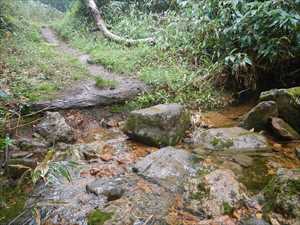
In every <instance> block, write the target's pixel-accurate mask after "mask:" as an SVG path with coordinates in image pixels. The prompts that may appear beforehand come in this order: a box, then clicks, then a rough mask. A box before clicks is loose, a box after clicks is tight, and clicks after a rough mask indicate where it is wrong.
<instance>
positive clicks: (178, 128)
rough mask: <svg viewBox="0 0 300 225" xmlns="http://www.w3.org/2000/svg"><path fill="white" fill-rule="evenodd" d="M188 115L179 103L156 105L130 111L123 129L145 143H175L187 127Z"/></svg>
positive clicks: (159, 145)
mask: <svg viewBox="0 0 300 225" xmlns="http://www.w3.org/2000/svg"><path fill="white" fill-rule="evenodd" d="M189 124H190V117H189V114H188V113H187V112H186V111H185V110H184V107H183V106H181V105H179V104H164V105H157V106H153V107H150V108H147V109H142V110H136V111H133V112H131V113H130V115H129V117H128V119H127V121H126V124H125V126H124V131H125V133H126V134H127V135H129V136H130V137H131V138H133V139H136V140H138V141H141V142H143V143H145V144H149V145H153V146H158V147H163V146H170V145H176V144H177V143H178V142H179V141H180V140H181V138H182V137H183V136H184V133H185V131H186V129H187V128H188V127H189Z"/></svg>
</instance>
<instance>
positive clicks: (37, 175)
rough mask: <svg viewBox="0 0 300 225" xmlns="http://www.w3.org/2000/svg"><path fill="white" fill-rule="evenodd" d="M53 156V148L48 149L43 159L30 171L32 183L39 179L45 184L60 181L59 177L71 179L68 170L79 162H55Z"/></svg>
mask: <svg viewBox="0 0 300 225" xmlns="http://www.w3.org/2000/svg"><path fill="white" fill-rule="evenodd" d="M54 156H55V151H54V150H50V151H48V153H47V155H46V156H45V158H44V160H43V161H42V162H41V163H39V165H38V166H37V167H36V168H35V169H34V170H33V171H32V173H31V178H32V181H33V183H34V184H35V183H36V182H37V181H39V180H40V179H42V180H43V181H44V182H45V183H46V184H54V183H61V178H64V179H66V180H67V181H69V182H70V181H71V180H72V177H71V174H70V170H71V169H72V168H75V167H77V166H78V165H79V164H78V163H76V162H73V161H65V162H64V161H58V162H55V161H53V160H54Z"/></svg>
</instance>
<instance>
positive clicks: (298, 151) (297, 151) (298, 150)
mask: <svg viewBox="0 0 300 225" xmlns="http://www.w3.org/2000/svg"><path fill="white" fill-rule="evenodd" d="M295 155H296V157H297V158H298V159H299V160H300V148H296V149H295Z"/></svg>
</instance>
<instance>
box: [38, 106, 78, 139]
mask: <svg viewBox="0 0 300 225" xmlns="http://www.w3.org/2000/svg"><path fill="white" fill-rule="evenodd" d="M36 132H37V133H39V134H40V135H41V136H42V137H43V138H45V139H46V140H47V141H48V142H51V143H57V142H66V143H69V142H72V141H73V140H74V133H73V130H72V128H71V127H70V126H69V125H68V124H67V123H66V121H65V119H64V117H63V116H62V115H61V114H60V113H58V112H46V116H45V118H44V119H43V120H42V121H41V122H40V123H39V124H38V125H37V126H36Z"/></svg>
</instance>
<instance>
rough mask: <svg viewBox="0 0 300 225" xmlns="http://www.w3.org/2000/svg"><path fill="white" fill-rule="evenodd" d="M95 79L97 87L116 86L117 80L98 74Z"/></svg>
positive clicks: (110, 87)
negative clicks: (104, 77) (107, 78)
mask: <svg viewBox="0 0 300 225" xmlns="http://www.w3.org/2000/svg"><path fill="white" fill-rule="evenodd" d="M95 81H96V87H97V88H109V89H115V88H116V87H117V84H118V82H117V81H115V80H106V79H103V78H102V77H100V76H98V77H96V78H95Z"/></svg>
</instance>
